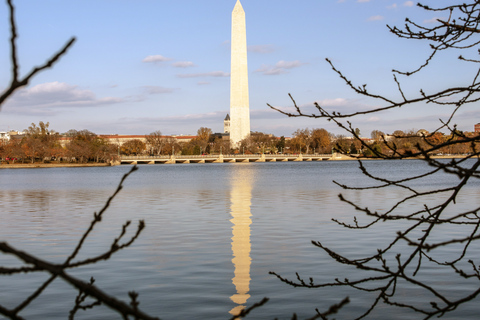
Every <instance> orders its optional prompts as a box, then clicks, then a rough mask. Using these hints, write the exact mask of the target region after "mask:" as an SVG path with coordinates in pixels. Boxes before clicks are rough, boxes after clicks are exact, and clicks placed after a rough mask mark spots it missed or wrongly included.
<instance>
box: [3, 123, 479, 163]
mask: <svg viewBox="0 0 480 320" xmlns="http://www.w3.org/2000/svg"><path fill="white" fill-rule="evenodd" d="M355 130H356V134H357V135H358V136H359V135H360V130H358V129H355ZM475 135H476V134H475V133H472V132H466V133H463V132H461V131H458V130H455V131H452V132H451V133H449V134H443V133H441V132H438V131H436V132H434V133H432V134H430V133H428V132H426V131H425V130H419V131H416V130H407V131H401V130H396V131H394V132H393V133H392V134H385V133H383V132H382V131H379V130H373V131H372V133H371V139H365V138H364V139H363V143H362V139H355V138H354V137H349V136H345V135H335V134H333V133H331V132H328V131H327V130H326V129H323V128H316V129H308V128H305V129H298V130H296V131H295V132H293V134H292V137H291V138H285V137H284V136H281V137H277V136H275V135H273V134H267V133H262V132H251V134H250V136H249V137H247V138H245V139H243V140H242V141H241V142H240V145H239V147H238V148H237V149H232V148H231V146H230V143H229V140H228V135H227V136H226V135H224V134H216V133H213V132H212V129H210V128H206V127H201V128H199V129H198V130H197V135H196V136H195V137H194V138H193V139H191V140H190V141H188V142H179V141H178V140H177V139H176V138H174V137H171V136H163V135H162V133H161V131H160V130H157V131H154V132H152V133H150V134H147V135H145V136H144V139H129V140H127V141H125V142H123V143H120V142H119V141H115V140H111V139H106V138H104V137H102V136H100V135H97V134H95V133H93V132H91V131H88V130H80V131H77V130H73V129H72V130H69V131H67V132H66V133H64V134H59V133H58V132H56V131H54V130H51V129H50V128H49V123H48V122H46V123H44V122H42V121H40V122H39V124H38V125H36V124H34V123H32V124H31V125H30V126H29V127H28V128H27V129H26V130H24V132H23V134H22V135H18V136H12V138H11V139H10V140H9V141H3V142H2V144H1V145H0V156H1V158H2V159H3V160H4V161H7V162H9V163H14V162H22V163H24V162H30V163H35V162H52V161H56V162H76V163H87V162H95V163H108V162H112V161H115V160H117V159H118V157H119V156H121V155H151V156H160V155H172V154H177V155H178V154H181V155H202V154H220V153H224V154H233V153H243V154H261V153H269V154H278V153H284V154H289V153H307V154H308V153H320V154H327V153H332V152H342V153H347V154H355V155H361V156H364V157H373V156H375V155H378V154H379V153H383V154H393V153H400V154H403V155H410V154H415V153H417V152H418V150H420V149H419V147H420V148H423V149H425V148H426V147H428V146H434V145H445V146H443V147H441V148H437V149H436V151H435V152H436V154H440V155H441V154H467V153H469V150H471V145H470V143H469V142H462V140H465V139H466V138H468V137H473V136H475ZM452 141H455V142H456V143H453V144H452V143H450V144H446V142H452ZM465 141H467V140H465ZM366 144H368V145H369V146H370V148H366V147H365V145H366Z"/></svg>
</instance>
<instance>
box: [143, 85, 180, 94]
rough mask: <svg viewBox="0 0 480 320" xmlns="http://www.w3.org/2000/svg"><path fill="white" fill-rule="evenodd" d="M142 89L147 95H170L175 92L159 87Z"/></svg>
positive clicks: (171, 89)
mask: <svg viewBox="0 0 480 320" xmlns="http://www.w3.org/2000/svg"><path fill="white" fill-rule="evenodd" d="M143 88H144V89H145V91H146V92H147V93H148V94H160V93H172V92H173V91H174V90H175V89H173V88H165V87H160V86H144V87H143Z"/></svg>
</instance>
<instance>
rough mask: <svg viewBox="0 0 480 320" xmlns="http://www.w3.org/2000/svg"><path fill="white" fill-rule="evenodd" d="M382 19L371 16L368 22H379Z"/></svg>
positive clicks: (381, 17)
mask: <svg viewBox="0 0 480 320" xmlns="http://www.w3.org/2000/svg"><path fill="white" fill-rule="evenodd" d="M383 19H384V18H383V16H371V17H370V18H368V21H380V20H383Z"/></svg>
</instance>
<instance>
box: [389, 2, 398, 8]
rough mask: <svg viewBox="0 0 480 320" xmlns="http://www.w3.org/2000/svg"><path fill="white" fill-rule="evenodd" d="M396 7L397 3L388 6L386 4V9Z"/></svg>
mask: <svg viewBox="0 0 480 320" xmlns="http://www.w3.org/2000/svg"><path fill="white" fill-rule="evenodd" d="M397 7H398V6H397V4H396V3H394V4H392V5H390V6H388V7H387V9H397Z"/></svg>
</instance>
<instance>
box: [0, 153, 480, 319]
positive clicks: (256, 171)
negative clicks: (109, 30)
mask: <svg viewBox="0 0 480 320" xmlns="http://www.w3.org/2000/svg"><path fill="white" fill-rule="evenodd" d="M365 165H366V166H367V167H368V168H370V169H371V171H372V172H374V173H375V174H377V175H380V176H383V177H390V178H392V177H401V176H403V175H404V174H406V173H409V174H414V173H416V172H423V170H424V169H425V165H424V164H423V163H422V162H420V161H414V160H412V161H367V162H366V163H365ZM129 169H130V167H129V166H117V167H108V168H105V167H102V168H49V169H5V170H0V219H1V220H0V221H1V222H0V241H7V242H8V243H9V244H10V245H12V246H14V247H16V248H18V249H20V250H23V251H27V252H30V253H32V254H34V255H35V256H37V257H41V258H42V259H45V260H48V261H51V262H58V263H60V262H63V261H64V260H65V258H66V257H67V256H68V255H69V253H71V251H72V249H73V248H74V246H75V244H76V243H77V241H78V240H79V238H80V237H81V235H82V234H83V233H84V231H85V230H86V228H87V227H88V225H89V223H90V221H91V219H92V217H93V212H95V211H98V210H100V208H101V207H102V206H103V204H104V203H105V201H106V200H107V198H108V197H109V196H110V195H111V194H112V193H113V191H114V190H115V188H116V186H117V185H118V182H119V180H120V178H121V177H122V175H123V174H124V173H125V172H127V171H128V170H129ZM452 179H453V180H452ZM332 180H336V181H338V182H339V183H344V184H349V185H352V186H360V185H365V184H366V183H367V182H369V180H368V179H367V178H366V177H364V176H363V175H362V174H361V172H360V170H359V169H358V164H357V163H356V162H355V161H323V162H311V163H306V162H302V163H291V162H290V163H280V162H279V163H245V164H244V163H236V164H188V165H180V164H179V165H143V166H139V170H138V171H136V172H135V173H133V174H132V175H131V176H130V177H129V178H128V179H127V180H126V182H125V184H124V185H125V187H124V189H123V190H122V191H121V193H120V194H119V195H118V196H117V197H116V198H115V200H114V201H113V203H112V205H111V206H110V208H109V209H108V211H107V212H106V213H105V216H104V219H103V221H102V222H101V223H100V224H99V225H97V227H96V228H95V231H94V233H93V234H92V235H91V237H89V239H88V241H87V242H86V244H85V246H84V248H83V250H82V252H81V253H80V256H79V259H81V258H86V257H90V256H95V255H97V254H99V253H102V252H103V251H106V250H108V248H109V247H110V244H111V243H112V241H113V240H114V239H115V238H116V237H117V236H118V234H119V232H120V230H121V227H122V225H123V224H124V222H125V221H126V220H132V226H131V227H130V229H131V231H132V232H133V231H134V229H135V228H136V224H137V221H138V220H145V223H146V229H145V230H144V232H143V233H142V235H141V236H140V238H139V239H138V240H137V241H136V242H135V243H134V245H132V246H131V247H130V248H128V249H126V250H123V251H121V252H119V253H117V254H115V255H114V256H113V257H112V258H111V259H110V260H108V261H105V262H99V263H97V264H95V265H92V266H88V267H82V268H79V269H76V270H70V271H69V272H70V273H71V274H72V275H74V276H76V277H79V278H81V279H82V280H84V281H88V280H89V279H90V277H94V278H95V279H96V282H95V285H97V286H98V287H99V288H101V289H102V290H104V291H105V292H107V293H110V294H112V295H114V296H116V297H117V298H120V299H122V300H124V301H128V292H129V291H132V290H134V291H136V292H138V293H139V294H140V296H139V300H140V307H141V308H142V310H143V311H145V312H147V313H149V314H150V315H153V316H157V317H159V318H161V319H228V318H230V317H231V314H232V313H236V312H238V311H239V310H240V309H241V308H243V307H244V306H247V307H248V306H251V305H252V304H254V303H256V302H259V301H260V300H261V299H262V298H263V297H268V298H270V301H269V302H268V303H267V304H266V305H264V306H263V307H261V308H258V309H256V310H254V311H252V313H251V314H250V315H249V316H248V317H247V319H274V318H276V317H277V318H279V319H290V318H291V316H292V314H293V313H296V314H297V315H298V316H299V318H300V319H302V318H307V317H311V316H314V315H315V309H316V308H318V309H319V310H320V311H326V310H327V309H328V307H329V306H330V305H331V304H333V303H338V302H340V301H341V300H342V299H343V298H344V297H345V296H349V297H350V300H351V302H350V304H349V305H347V306H346V307H344V309H342V310H341V312H340V313H339V314H338V315H337V316H335V318H337V319H352V318H355V315H357V316H358V315H359V314H360V313H361V312H363V311H365V310H366V309H367V308H368V306H369V305H370V304H371V302H372V301H373V300H372V299H373V298H374V297H373V296H372V295H369V294H361V293H358V292H357V291H355V290H351V289H346V288H343V289H342V288H334V289H331V288H326V289H305V288H294V287H291V286H289V285H287V284H284V283H282V282H280V281H279V280H278V279H277V278H276V277H275V276H273V275H270V274H269V271H275V272H277V273H280V274H282V275H283V276H285V277H288V278H290V279H292V280H294V279H295V277H296V276H295V272H298V273H299V274H301V275H302V276H304V277H305V278H306V279H308V278H309V277H312V278H313V279H314V280H315V281H316V282H332V281H333V280H334V279H335V278H340V279H344V278H350V279H355V278H356V275H358V276H360V274H358V271H357V270H356V269H351V268H347V267H345V266H341V265H338V264H337V263H335V262H334V261H333V260H332V259H331V258H330V257H329V256H328V255H326V254H325V253H324V252H323V251H322V250H320V249H318V248H316V247H314V246H313V245H312V244H311V240H318V241H321V242H322V243H323V244H325V245H329V246H331V247H332V248H334V249H336V250H337V251H339V252H340V253H342V254H345V255H347V256H350V257H361V256H364V255H370V254H373V253H375V252H376V250H377V248H380V247H383V246H384V245H385V244H386V243H387V241H388V240H390V239H392V237H394V235H395V232H396V231H398V230H400V229H401V227H402V225H401V223H399V224H398V225H394V224H391V223H390V224H382V225H381V226H380V227H376V228H372V230H357V231H356V230H350V229H345V228H343V227H341V226H339V225H338V224H336V223H335V222H333V221H332V218H335V219H338V220H341V221H345V222H352V221H353V216H354V215H357V216H358V218H359V220H360V221H362V220H363V219H365V220H364V221H368V219H366V218H364V217H363V216H362V215H361V214H359V213H358V212H355V211H354V209H353V208H352V207H350V206H349V205H347V204H345V203H342V202H340V201H339V199H338V194H339V193H343V194H345V195H346V197H347V198H348V199H350V200H352V201H354V202H357V203H359V204H360V205H362V206H368V207H369V208H370V209H372V210H382V209H385V208H387V207H388V206H389V205H392V204H393V203H394V202H395V200H396V199H398V197H399V196H402V195H405V194H406V191H405V190H402V189H399V188H387V189H376V190H370V191H363V192H362V191H357V190H352V191H344V190H342V189H341V188H340V187H339V186H337V185H335V184H334V183H332ZM452 182H456V181H455V180H454V178H452V177H447V176H441V177H437V178H435V179H430V180H428V181H426V182H423V183H424V184H425V185H422V184H419V185H417V187H419V188H423V187H432V186H436V185H438V186H442V185H444V184H450V183H452ZM479 187H480V184H479V183H478V181H473V182H472V183H470V184H468V185H467V187H466V188H465V189H464V193H463V194H462V195H461V196H459V197H458V199H457V208H456V209H461V208H467V207H471V208H476V207H479V206H480V197H479V194H480V188H479ZM430 200H431V201H437V200H439V199H438V198H435V196H432V197H431V199H430ZM417 205H418V204H417ZM413 207H414V206H413V205H407V206H406V207H405V208H403V209H402V208H401V210H409V209H411V208H413ZM443 232H444V234H440V235H439V236H442V235H446V236H452V234H451V232H454V231H451V230H444V231H443ZM130 234H131V233H130ZM477 253H478V250H477ZM449 254H450V253H449V252H448V251H447V252H445V253H444V255H445V256H444V257H440V258H445V259H444V260H446V259H448V255H449ZM473 258H476V259H477V260H478V258H479V255H477V256H476V257H473ZM477 262H478V261H477ZM20 264H21V263H20V262H18V260H16V259H14V258H12V257H10V256H6V255H0V266H18V265H20ZM435 272H436V270H435V269H431V270H430V269H428V267H427V273H428V274H429V275H430V276H432V277H434V278H437V279H438V281H442V282H443V285H444V286H445V288H446V290H451V291H452V292H456V291H458V292H461V291H462V290H465V289H469V286H470V285H471V282H469V283H458V282H455V281H453V280H451V279H450V278H448V277H442V274H438V275H437V274H435ZM45 279H47V275H45V274H28V275H16V276H1V277H0V305H4V306H6V307H9V308H11V307H13V306H15V305H16V303H19V302H20V301H21V299H22V298H24V297H26V296H28V295H29V294H31V293H32V292H33V290H34V289H35V288H36V286H37V285H38V284H39V283H41V281H42V280H45ZM449 281H450V282H449ZM475 286H478V285H477V284H474V287H475ZM399 290H400V289H399ZM412 290H413V291H405V292H406V293H405V294H403V298H404V299H405V300H404V301H407V302H408V301H410V302H411V301H419V300H421V299H423V298H425V297H423V296H421V294H420V293H419V295H415V290H414V289H412ZM407 292H408V293H407ZM412 292H413V294H412ZM76 294H77V293H76V292H75V290H73V289H72V288H71V287H70V286H69V285H67V284H65V283H63V282H62V281H61V280H56V281H55V282H54V283H53V284H51V285H50V286H49V287H48V289H47V290H45V292H44V293H43V294H42V295H41V296H40V298H38V299H37V300H36V301H35V302H34V303H32V304H31V305H30V306H29V307H28V308H27V309H26V310H25V311H24V312H23V313H21V314H20V315H21V316H23V317H25V318H27V319H66V318H67V317H68V311H69V310H70V308H71V306H72V304H73V301H74V299H75V296H76ZM399 295H400V297H402V292H400V293H399ZM425 299H426V298H425ZM425 303H428V301H425ZM479 313H480V307H479V306H478V299H477V301H474V302H473V303H469V304H467V305H466V306H465V307H464V308H463V309H462V310H461V312H460V313H456V314H452V315H450V316H447V317H445V318H446V319H456V318H458V317H460V318H463V319H477V318H478V314H479ZM119 318H120V317H119V316H118V315H117V314H116V313H113V312H112V311H110V310H109V309H107V308H104V307H96V308H94V309H93V310H89V311H86V312H82V311H81V312H79V313H78V315H77V317H76V319H119ZM371 318H372V319H380V318H382V319H387V318H388V319H413V318H415V317H414V316H413V315H412V314H411V313H409V312H407V311H405V310H402V309H390V308H386V307H383V306H380V307H379V308H378V310H377V311H375V312H374V313H373V314H372V315H371ZM417 318H421V317H417ZM0 319H3V318H2V316H1V315H0Z"/></svg>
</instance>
